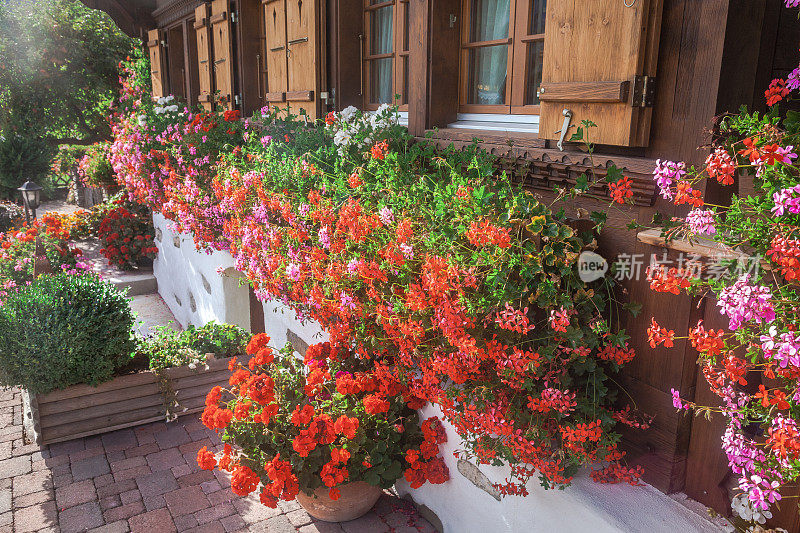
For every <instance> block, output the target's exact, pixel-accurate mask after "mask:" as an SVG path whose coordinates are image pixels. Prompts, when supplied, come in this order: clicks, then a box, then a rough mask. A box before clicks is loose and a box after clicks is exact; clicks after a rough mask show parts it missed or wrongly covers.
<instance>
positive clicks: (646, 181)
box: [417, 130, 658, 207]
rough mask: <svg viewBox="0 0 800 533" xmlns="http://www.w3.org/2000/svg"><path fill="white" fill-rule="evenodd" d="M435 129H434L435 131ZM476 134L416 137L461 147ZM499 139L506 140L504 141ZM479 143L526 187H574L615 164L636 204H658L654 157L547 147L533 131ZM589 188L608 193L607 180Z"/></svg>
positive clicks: (444, 146)
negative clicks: (584, 177) (626, 179)
mask: <svg viewBox="0 0 800 533" xmlns="http://www.w3.org/2000/svg"><path fill="white" fill-rule="evenodd" d="M436 133H437V132H434V134H436ZM438 133H442V132H441V131H439V132H438ZM467 135H472V136H473V138H471V139H470V140H465V138H464V137H465V136H467ZM481 136H483V135H481ZM476 137H477V134H476V132H472V133H461V132H459V133H457V134H454V133H453V132H452V130H447V131H446V132H445V135H436V136H435V137H432V138H424V137H417V139H418V140H420V141H425V142H434V143H435V144H436V145H437V146H438V147H440V148H446V147H448V146H450V145H452V146H453V147H454V148H456V149H459V150H461V149H464V148H466V147H467V146H470V145H472V144H473V143H475V142H476V140H477V139H476ZM500 139H504V140H503V141H502V142H501V141H500ZM478 144H479V145H480V146H481V148H483V149H484V150H486V151H487V152H489V153H490V154H492V155H495V156H497V157H498V161H497V167H498V169H499V170H504V171H506V172H507V173H508V174H509V175H510V176H511V177H513V178H514V179H516V180H518V181H520V182H522V183H523V184H524V185H525V186H526V187H530V188H532V189H542V190H548V191H552V190H553V188H554V187H565V188H567V187H572V186H574V185H575V183H576V181H577V179H578V177H579V176H580V175H581V174H585V173H586V174H588V173H590V171H591V170H592V169H593V171H594V174H595V176H596V177H597V178H599V179H600V180H602V179H603V178H605V176H606V172H607V169H608V167H609V166H610V165H616V166H617V167H618V168H620V169H621V170H622V171H623V172H624V174H625V176H628V177H629V178H631V181H632V182H633V183H632V185H631V190H632V192H633V198H632V200H633V203H634V205H638V206H643V207H650V206H652V205H654V204H655V200H656V196H657V194H658V191H657V187H656V184H655V182H654V181H653V176H652V172H653V168H654V167H655V160H652V159H648V158H644V157H628V156H615V155H604V154H598V153H595V154H592V155H591V156H590V155H589V154H588V153H586V152H579V151H564V152H561V151H559V150H555V149H549V148H545V147H544V146H545V142H544V140H542V139H537V138H535V137H533V136H530V135H528V136H524V135H523V136H520V138H519V139H516V138H514V139H509V138H508V135H507V134H506V135H505V136H496V137H494V138H493V139H492V142H489V141H486V140H481V141H479V142H478ZM590 192H592V193H593V194H597V195H600V196H607V195H608V189H607V188H606V186H605V184H604V183H598V185H597V186H595V187H593V188H592V189H591V191H590Z"/></svg>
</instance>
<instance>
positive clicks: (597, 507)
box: [396, 406, 726, 533]
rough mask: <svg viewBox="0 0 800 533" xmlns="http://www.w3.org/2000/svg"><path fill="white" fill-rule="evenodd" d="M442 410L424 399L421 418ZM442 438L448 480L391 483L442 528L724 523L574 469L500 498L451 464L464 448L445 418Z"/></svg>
mask: <svg viewBox="0 0 800 533" xmlns="http://www.w3.org/2000/svg"><path fill="white" fill-rule="evenodd" d="M430 416H439V418H440V419H441V418H442V415H441V411H439V410H438V408H436V407H432V406H428V407H425V408H423V409H422V410H421V411H420V418H421V419H425V418H427V417H430ZM444 425H445V428H446V431H447V442H446V443H445V444H442V445H441V452H442V457H443V458H444V460H445V463H447V467H448V468H449V469H450V480H449V481H448V482H447V483H444V484H442V485H431V484H430V483H426V484H425V485H423V486H422V487H420V488H419V489H416V490H415V489H412V488H410V487H409V485H408V483H406V481H405V480H400V481H398V482H397V484H396V488H397V491H398V493H399V494H400V495H404V496H405V495H409V496H411V497H412V498H413V499H414V501H415V502H417V503H418V504H423V505H425V506H427V507H428V508H429V509H431V511H433V513H434V514H436V516H437V517H438V518H439V519H440V520H441V521H442V524H443V525H444V530H445V532H446V533H461V532H464V533H472V532H475V533H506V532H508V533H512V532H513V533H523V532H524V533H622V532H625V533H634V532H636V533H638V532H642V533H675V532H682V533H689V532H701V531H702V532H722V531H726V529H725V528H723V527H722V526H721V525H720V524H715V523H712V522H711V521H710V520H709V519H708V518H707V517H706V516H704V513H703V511H704V509H703V508H702V506H700V505H699V504H696V502H692V503H695V504H696V505H695V506H693V507H694V508H695V509H694V510H690V509H689V508H688V507H687V506H685V505H684V504H683V503H681V502H679V501H677V500H676V499H673V498H671V497H669V496H667V495H665V494H663V493H662V492H660V491H658V490H657V489H655V488H653V487H651V486H650V485H643V486H639V487H633V486H631V485H629V484H618V485H606V484H598V483H595V482H594V481H592V479H591V477H589V475H588V474H587V473H582V474H580V475H578V476H576V477H575V479H574V481H573V483H572V485H571V486H570V487H568V488H567V489H565V490H544V489H542V488H541V486H540V485H539V482H538V479H536V478H534V479H531V481H530V482H529V483H528V491H529V493H530V494H529V495H528V496H525V497H520V496H506V497H504V498H502V499H501V500H500V501H497V500H496V499H495V498H493V497H492V496H490V495H489V494H488V493H486V492H484V491H483V490H481V489H479V488H478V487H477V486H475V485H474V484H473V483H472V482H471V481H468V480H467V479H466V478H465V477H464V476H463V475H461V473H459V471H458V467H457V460H456V459H455V458H454V456H453V452H454V451H456V450H458V449H461V448H463V445H462V444H461V440H460V439H459V437H458V435H457V434H456V432H455V430H454V429H453V427H452V426H451V425H449V424H448V423H447V422H445V424H444ZM479 470H480V471H481V472H482V473H483V474H485V475H486V477H487V478H488V480H489V481H491V482H493V483H495V482H498V483H502V482H503V481H504V480H505V479H506V477H508V474H509V468H507V467H493V466H486V465H482V466H480V467H479Z"/></svg>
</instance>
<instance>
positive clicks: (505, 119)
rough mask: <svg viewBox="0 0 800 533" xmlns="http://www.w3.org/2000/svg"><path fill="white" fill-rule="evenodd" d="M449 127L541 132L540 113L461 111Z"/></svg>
mask: <svg viewBox="0 0 800 533" xmlns="http://www.w3.org/2000/svg"><path fill="white" fill-rule="evenodd" d="M447 127H448V128H452V129H465V130H481V131H492V132H504V133H530V134H535V135H538V134H539V115H499V114H490V113H459V114H458V115H457V117H456V121H455V122H453V123H451V124H448V126H447Z"/></svg>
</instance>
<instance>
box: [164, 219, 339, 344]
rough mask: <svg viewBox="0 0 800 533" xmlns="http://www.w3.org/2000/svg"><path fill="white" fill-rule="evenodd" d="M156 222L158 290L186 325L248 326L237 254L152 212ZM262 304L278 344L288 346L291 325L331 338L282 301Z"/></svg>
mask: <svg viewBox="0 0 800 533" xmlns="http://www.w3.org/2000/svg"><path fill="white" fill-rule="evenodd" d="M153 223H154V225H155V228H156V246H157V247H158V256H157V257H156V259H155V261H154V262H153V273H154V275H155V277H156V279H157V280H158V292H159V294H160V295H161V297H162V298H163V299H164V301H165V302H166V303H167V305H168V306H169V308H170V311H172V314H173V315H175V318H176V320H177V321H178V322H180V324H181V326H182V327H184V328H185V327H186V326H188V325H189V324H194V325H195V326H202V325H203V324H205V323H207V322H210V321H212V320H214V321H216V322H220V323H226V324H236V325H238V326H241V327H243V328H245V329H246V330H248V331H249V330H250V298H249V292H248V288H247V286H246V285H239V281H238V279H239V277H241V276H242V274H241V273H240V272H237V271H236V269H235V268H234V261H233V257H231V255H230V254H229V253H227V252H214V253H211V254H207V253H205V252H198V251H197V249H196V248H195V246H194V241H193V239H192V237H191V235H186V234H176V233H175V232H173V231H172V229H171V224H170V223H169V222H168V221H167V220H166V219H165V218H164V217H163V216H161V215H159V214H154V215H153ZM263 308H264V328H265V331H266V333H267V334H268V335H269V336H270V337H272V342H271V344H272V345H273V346H275V347H281V346H283V345H284V344H285V343H286V341H287V340H288V339H287V332H288V331H292V332H293V333H294V334H295V335H297V336H298V337H299V338H300V339H301V340H303V341H304V342H305V343H307V344H314V343H317V342H322V341H324V340H327V335H326V334H324V333H323V332H322V330H321V328H319V326H317V325H316V324H313V323H309V324H303V323H302V322H301V321H299V320H297V318H295V313H294V312H293V311H292V310H290V309H289V308H287V307H286V306H285V305H283V304H282V303H280V302H267V303H264V304H263Z"/></svg>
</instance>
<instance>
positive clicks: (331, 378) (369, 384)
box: [197, 333, 448, 522]
mask: <svg viewBox="0 0 800 533" xmlns="http://www.w3.org/2000/svg"><path fill="white" fill-rule="evenodd" d="M268 342H269V337H267V336H266V335H265V334H263V333H262V334H258V335H255V336H254V337H253V338H252V339H251V340H250V342H249V344H248V346H247V352H248V354H250V355H251V359H250V361H249V364H248V365H247V366H244V365H242V364H239V363H236V362H234V363H232V364H231V365H230V370H231V372H232V374H231V377H230V380H229V384H230V388H229V389H226V390H223V389H222V388H220V387H216V388H214V389H213V390H212V391H211V392H210V393H209V394H208V396H207V398H206V409H205V411H204V412H203V416H202V419H203V423H204V424H205V425H206V426H208V427H209V428H212V429H215V430H218V431H221V432H222V440H223V442H224V443H225V445H224V449H223V451H222V453H221V454H220V455H219V456H217V455H215V454H214V453H212V452H211V451H209V450H208V449H207V448H203V449H201V450H200V451H199V452H198V455H197V460H198V464H199V465H200V466H201V467H202V468H204V469H207V470H212V469H214V468H215V467H217V468H220V469H222V470H227V471H229V472H231V474H232V480H231V488H232V490H233V491H234V492H235V493H236V494H239V495H246V494H249V493H251V492H254V491H255V490H256V489H257V488H258V486H259V483H260V484H261V485H262V488H261V493H260V499H261V502H262V503H263V504H264V505H267V506H269V507H275V506H276V505H277V502H278V500H293V499H295V498H297V502H298V503H299V504H300V505H301V506H303V508H305V509H306V511H307V512H308V513H309V514H310V515H311V516H313V517H314V518H317V519H320V520H324V521H333V522H340V521H345V520H352V519H355V518H357V517H359V516H361V515H363V514H364V513H366V512H367V511H368V510H369V509H370V508H371V507H372V506H373V505H374V503H375V502H376V501H377V499H378V497H379V496H380V494H381V491H382V489H383V488H388V487H391V486H392V485H393V484H394V482H395V481H396V480H397V479H398V478H400V477H401V476H403V475H404V473H405V478H406V479H407V480H408V481H409V482H411V483H412V485H413V486H417V487H418V486H421V485H422V484H423V483H425V481H430V482H432V483H443V482H444V481H446V480H447V479H448V471H447V467H446V466H445V464H444V461H443V460H442V458H441V457H440V456H439V444H441V443H442V442H444V441H445V433H444V428H443V427H442V425H441V424H440V422H439V420H438V419H437V418H435V417H433V418H429V419H427V420H425V421H424V422H423V423H422V424H421V425H420V424H419V420H418V417H417V412H416V409H418V408H419V407H420V406H421V405H420V404H421V402H420V401H419V399H418V398H416V397H414V396H413V395H411V394H410V393H409V391H408V390H407V389H406V388H405V387H404V386H403V385H402V384H401V383H400V382H399V381H397V380H396V379H395V378H394V376H393V374H392V372H391V369H390V368H389V367H386V366H382V365H380V364H378V363H376V362H375V361H371V360H369V359H359V358H358V357H356V356H354V355H353V354H345V353H337V352H336V351H332V350H331V348H330V345H329V344H328V343H322V344H315V345H313V346H310V347H309V348H308V350H307V351H306V354H305V356H304V358H303V359H302V360H300V359H299V358H298V357H297V356H296V355H295V352H294V348H293V347H292V345H291V344H287V345H286V346H285V347H284V348H283V349H282V350H280V351H279V352H276V351H274V350H273V349H272V348H270V347H269V346H268V345H267V343H268ZM223 394H224V395H225V396H224V397H223Z"/></svg>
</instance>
